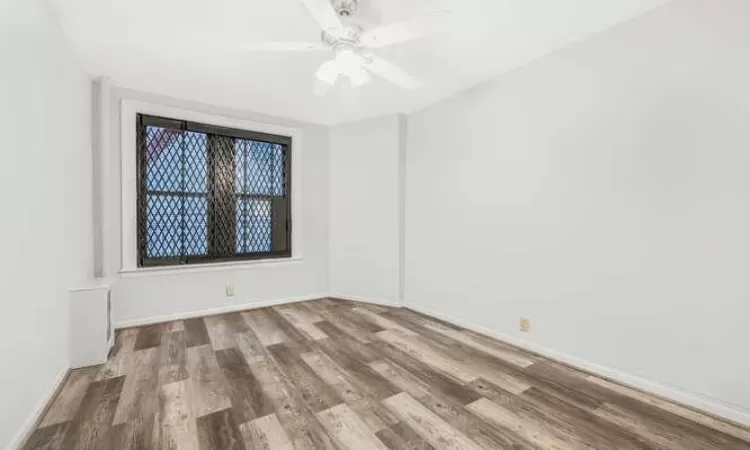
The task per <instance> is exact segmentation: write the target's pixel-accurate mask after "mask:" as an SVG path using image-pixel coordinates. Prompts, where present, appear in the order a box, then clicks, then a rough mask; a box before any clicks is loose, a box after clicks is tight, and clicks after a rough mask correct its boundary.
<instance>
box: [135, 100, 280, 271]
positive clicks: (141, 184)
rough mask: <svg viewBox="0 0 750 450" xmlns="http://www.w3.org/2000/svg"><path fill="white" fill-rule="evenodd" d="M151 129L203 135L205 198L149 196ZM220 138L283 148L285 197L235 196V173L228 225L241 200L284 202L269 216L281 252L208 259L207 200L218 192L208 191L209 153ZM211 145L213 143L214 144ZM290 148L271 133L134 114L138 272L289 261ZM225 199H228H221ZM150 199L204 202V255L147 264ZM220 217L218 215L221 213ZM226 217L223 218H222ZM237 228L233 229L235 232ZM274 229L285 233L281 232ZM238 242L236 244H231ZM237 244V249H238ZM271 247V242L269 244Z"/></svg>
mask: <svg viewBox="0 0 750 450" xmlns="http://www.w3.org/2000/svg"><path fill="white" fill-rule="evenodd" d="M150 126H155V127H160V128H163V129H172V130H180V131H181V132H183V133H185V132H192V133H202V134H205V135H206V192H205V193H194V192H183V191H159V192H158V193H153V191H150V190H149V188H148V185H147V181H146V180H147V178H146V170H147V169H146V167H144V165H143V162H144V157H145V156H144V154H143V151H144V150H145V149H144V144H145V143H144V141H143V139H144V133H145V129H146V128H147V127H150ZM216 137H219V138H221V139H227V138H228V139H242V140H245V141H253V142H265V143H269V144H277V145H281V146H282V147H283V148H284V188H285V189H284V194H283V195H282V196H278V195H268V194H246V193H243V192H239V193H238V192H236V191H234V189H235V186H236V179H235V178H234V176H236V174H237V172H236V171H232V174H233V178H232V181H233V182H232V183H231V185H232V195H233V197H234V198H233V199H234V202H235V207H234V211H235V213H234V214H232V216H233V218H232V220H236V219H235V217H236V210H237V208H238V206H239V205H240V202H241V201H242V200H268V201H272V202H273V201H278V200H279V199H283V205H282V207H283V209H284V210H285V211H284V212H285V213H284V214H283V216H282V217H281V218H278V219H277V218H276V217H275V216H277V213H278V211H277V210H276V208H275V207H273V206H272V207H271V208H270V211H269V213H270V214H271V230H270V233H271V235H272V236H274V235H278V234H279V233H283V234H284V236H283V237H280V239H283V242H284V244H285V249H283V250H273V249H271V250H270V251H267V252H242V253H239V252H236V250H235V253H234V254H232V255H231V256H228V255H220V256H219V255H215V254H214V255H212V254H211V253H212V251H215V250H216V243H215V241H214V235H215V233H216V231H215V228H213V226H212V223H213V220H214V219H213V216H214V215H215V214H216V210H215V208H216V205H215V204H212V203H211V202H210V201H209V199H210V197H211V191H212V190H214V189H216V186H215V185H212V182H213V180H212V178H213V177H212V175H211V174H212V172H213V171H215V170H216V168H217V165H218V164H220V163H216V162H212V161H215V159H214V158H215V156H214V157H213V158H212V157H211V156H210V155H209V153H210V152H211V151H212V149H211V146H212V144H211V143H212V141H213V140H214V139H216ZM214 142H215V141H214ZM292 146H293V139H292V138H291V137H288V136H280V135H275V134H269V133H262V132H256V131H251V130H242V129H237V128H230V127H222V126H216V125H210V124H205V123H199V122H193V121H188V120H179V119H174V118H171V117H161V116H154V115H150V114H143V113H137V115H136V159H137V161H136V169H137V181H136V190H137V194H136V199H137V202H138V212H137V221H138V225H137V238H138V240H137V247H138V248H137V258H138V259H137V262H138V267H139V268H149V267H164V266H183V265H195V264H213V263H226V262H236V261H247V260H258V259H277V258H289V257H291V255H292V251H291V248H292V246H293V240H292V235H291V222H292V200H291V195H290V193H291V192H292V177H291V175H292V158H291V149H292ZM225 194H226V193H225ZM149 195H166V196H171V197H180V198H184V197H193V198H205V199H206V239H207V240H206V245H207V250H206V254H205V255H186V254H183V255H179V256H176V257H163V258H149V257H148V256H147V255H146V249H147V248H148V242H147V237H146V234H147V227H148V225H147V222H148V212H147V211H148V207H147V202H148V196H149ZM219 214H221V213H219ZM224 214H226V212H225V213H224ZM276 220H283V221H284V223H283V225H282V224H279V223H277V222H276ZM222 222H224V223H226V222H227V217H224V220H222ZM236 225H237V224H236V222H235V226H236ZM277 227H283V229H279V228H277ZM230 234H232V235H233V236H236V229H235V230H232V233H230ZM235 239H236V238H235ZM236 244H237V243H236V241H235V249H236ZM271 245H273V241H272V244H271Z"/></svg>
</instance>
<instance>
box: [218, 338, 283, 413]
mask: <svg viewBox="0 0 750 450" xmlns="http://www.w3.org/2000/svg"><path fill="white" fill-rule="evenodd" d="M216 359H217V361H218V363H219V366H220V367H221V368H222V370H223V371H224V377H225V378H226V380H227V394H228V395H229V398H230V399H231V402H232V413H233V414H234V419H235V422H236V423H238V424H240V423H245V422H247V421H250V420H253V419H257V418H259V417H263V416H266V415H268V414H271V413H273V412H274V408H273V403H272V402H271V400H270V399H269V398H268V397H266V395H265V393H264V392H263V388H262V387H261V385H260V383H259V382H258V380H257V379H256V378H255V376H254V375H253V373H252V371H251V370H250V366H249V365H248V364H247V361H246V360H245V358H244V357H243V355H242V353H241V352H240V351H239V350H238V349H236V348H228V349H225V350H219V351H217V352H216Z"/></svg>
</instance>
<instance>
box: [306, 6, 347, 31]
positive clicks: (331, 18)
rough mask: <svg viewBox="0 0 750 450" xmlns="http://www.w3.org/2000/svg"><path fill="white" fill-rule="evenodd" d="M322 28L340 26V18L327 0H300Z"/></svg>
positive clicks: (328, 28) (327, 28) (336, 27)
mask: <svg viewBox="0 0 750 450" xmlns="http://www.w3.org/2000/svg"><path fill="white" fill-rule="evenodd" d="M301 1H302V3H304V4H305V7H307V9H308V10H309V11H310V13H311V14H312V15H313V17H314V18H315V21H316V22H318V25H320V28H322V29H323V30H330V29H331V28H334V29H339V28H342V25H341V20H340V19H339V16H338V14H336V11H334V9H333V6H331V2H330V1H329V0H301Z"/></svg>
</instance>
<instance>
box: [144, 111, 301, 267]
mask: <svg viewBox="0 0 750 450" xmlns="http://www.w3.org/2000/svg"><path fill="white" fill-rule="evenodd" d="M291 145H292V139H291V138H290V137H286V136H276V135H270V134H265V133H257V132H252V131H246V130H235V129H229V128H222V127H217V126H212V125H204V124H199V123H194V122H188V121H180V120H173V119H166V118H162V117H154V116H147V115H143V114H139V115H138V116H137V146H138V152H137V153H138V196H137V197H138V266H139V267H148V266H159V265H177V264H194V263H209V262H225V261H236V260H246V259H258V258H280V257H288V256H291V233H290V232H291V223H290V222H291V215H290V214H291V201H290V186H289V184H290V183H289V182H290V179H291V177H290V170H291V161H290V159H291V158H290V148H291Z"/></svg>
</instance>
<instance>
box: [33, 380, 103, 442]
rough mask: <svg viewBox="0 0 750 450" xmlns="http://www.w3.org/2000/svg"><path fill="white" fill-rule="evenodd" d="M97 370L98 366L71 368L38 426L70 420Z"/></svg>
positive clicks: (42, 426)
mask: <svg viewBox="0 0 750 450" xmlns="http://www.w3.org/2000/svg"><path fill="white" fill-rule="evenodd" d="M98 371H99V367H85V368H83V369H76V370H72V371H71V372H70V374H69V375H68V379H67V380H65V384H64V385H63V387H62V388H61V389H60V395H58V396H57V398H56V399H55V401H54V402H53V403H52V406H50V408H49V409H48V410H47V413H46V414H45V415H44V419H43V420H42V422H41V423H40V424H39V427H40V428H46V427H49V426H51V425H57V424H59V423H63V422H67V421H69V420H72V419H73V417H75V414H76V412H77V411H78V407H79V406H80V405H81V401H82V400H83V396H84V395H86V391H87V390H88V388H89V385H90V384H91V382H92V381H93V379H94V377H95V376H96V374H97V372H98Z"/></svg>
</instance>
